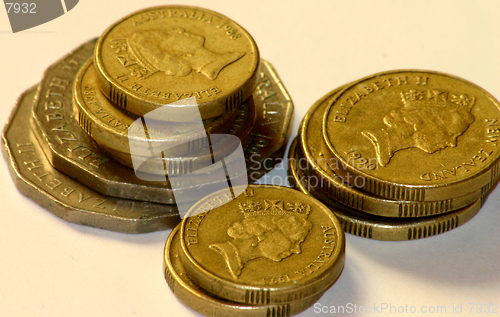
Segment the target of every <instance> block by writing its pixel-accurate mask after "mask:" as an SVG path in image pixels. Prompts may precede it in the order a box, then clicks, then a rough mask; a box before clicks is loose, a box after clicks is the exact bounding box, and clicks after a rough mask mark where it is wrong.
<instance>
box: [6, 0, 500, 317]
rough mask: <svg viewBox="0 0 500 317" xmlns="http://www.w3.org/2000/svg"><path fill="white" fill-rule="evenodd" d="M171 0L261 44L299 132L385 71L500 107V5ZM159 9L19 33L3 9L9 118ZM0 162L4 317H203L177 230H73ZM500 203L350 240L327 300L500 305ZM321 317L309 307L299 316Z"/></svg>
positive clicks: (116, 4) (92, 10) (111, 4)
mask: <svg viewBox="0 0 500 317" xmlns="http://www.w3.org/2000/svg"><path fill="white" fill-rule="evenodd" d="M176 3H181V4H182V3H185V4H190V5H198V6H203V7H206V8H209V9H212V10H215V11H218V12H220V13H222V14H225V15H227V16H228V17H230V18H232V19H234V20H235V21H237V22H238V23H239V24H241V25H242V26H243V27H245V28H246V29H247V30H248V31H249V32H250V33H251V34H252V35H253V36H254V38H255V40H256V42H257V44H258V45H259V49H260V52H261V56H262V57H263V58H265V59H267V60H268V61H270V62H271V63H272V64H273V65H274V66H275V68H276V69H277V70H278V73H279V75H280V76H281V78H282V80H283V82H284V84H285V86H286V88H287V89H288V91H289V93H290V95H291V97H292V99H293V101H294V103H295V114H294V122H293V130H292V136H295V135H296V133H297V128H298V124H299V122H300V120H301V118H302V117H303V116H304V114H305V112H306V111H307V109H308V108H309V107H310V105H312V104H313V103H314V101H315V100H317V99H318V98H320V97H321V96H323V95H324V94H326V93H327V92H329V91H330V90H332V89H334V88H336V87H338V86H340V85H343V84H345V83H348V82H350V81H353V80H356V79H359V78H361V77H364V76H367V75H370V74H372V73H376V72H380V71H385V70H390V69H401V68H419V69H429V70H436V71H440V72H446V73H450V74H453V75H456V76H459V77H462V78H466V79H468V80H469V81H472V82H474V83H476V84H477V85H479V86H481V87H483V88H484V89H486V90H487V91H489V92H490V93H491V94H492V95H493V96H495V97H496V98H497V99H500V79H499V76H500V18H499V16H500V1H493V0H492V1H470V0H464V1H457V0H455V1H436V0H434V1H384V0H379V1H317V0H310V1H269V0H267V1H252V2H240V1H195V0H193V1H190V2H187V1H177V2H176ZM161 4H167V2H165V1H152V0H144V1H118V0H114V1H111V0H108V1H98V0H80V3H79V4H78V5H77V6H76V7H75V8H74V9H73V10H72V11H70V12H68V13H67V14H65V15H64V16H61V17H59V18H57V19H55V20H53V21H51V22H48V23H46V24H43V25H41V26H39V27H36V28H33V29H31V30H27V31H24V32H21V33H17V34H13V33H12V32H11V31H10V25H9V22H8V19H7V14H6V11H5V10H4V9H3V8H0V45H1V49H0V96H1V103H0V123H1V124H2V125H3V124H4V123H5V122H6V120H7V118H8V116H9V113H10V111H11V109H12V107H13V106H14V103H15V102H16V99H17V97H18V96H19V94H21V93H22V92H23V91H24V90H25V89H27V88H28V87H31V86H32V85H34V84H36V83H37V82H38V81H39V80H40V78H41V76H42V73H43V71H44V70H45V68H47V67H48V66H49V65H50V64H51V63H53V62H55V61H56V60H58V59H59V58H60V57H62V56H64V55H65V54H66V53H67V52H69V51H70V50H72V49H73V48H75V47H77V46H78V45H80V44H81V43H83V42H85V41H87V40H89V39H90V38H93V37H97V36H99V35H100V34H101V33H102V32H103V31H104V29H105V28H107V27H108V26H109V25H110V24H112V23H114V22H115V21H116V20H118V19H119V18H121V17H122V16H125V15H127V14H129V13H131V12H133V11H136V10H138V9H141V8H144V7H148V6H153V5H161ZM0 165H1V166H0V180H1V182H0V201H1V207H0V316H51V317H53V316H93V317H96V316H147V317H153V316H197V315H198V314H197V313H195V312H193V311H192V310H190V309H189V308H187V307H186V306H184V305H182V304H181V303H180V302H179V301H177V300H176V298H175V297H174V296H173V294H172V293H171V292H170V290H169V289H168V287H167V284H166V283H165V280H164V277H163V274H162V252H163V247H164V243H165V241H166V239H167V236H168V234H169V231H163V232H156V233H151V234H142V235H127V234H120V233H114V232H108V231H104V230H99V229H93V228H88V227H84V226H79V225H73V224H70V223H67V222H65V221H63V220H61V219H59V218H57V217H55V216H53V215H52V214H51V213H50V212H48V211H46V210H44V209H43V208H41V207H39V206H38V205H37V204H36V203H34V202H32V201H31V200H29V199H28V198H26V197H24V196H23V195H22V194H20V193H19V192H18V191H17V190H16V188H15V187H14V184H13V182H12V180H11V178H10V175H9V173H8V169H7V165H6V163H5V161H4V160H2V161H1V163H0ZM273 175H280V176H282V177H285V175H286V172H285V170H284V169H283V168H281V169H280V170H279V171H276V172H273ZM275 180H277V178H275ZM499 198H500V188H498V186H497V188H496V190H495V191H494V192H493V193H492V194H491V195H490V197H489V198H488V201H487V203H486V205H485V206H484V207H483V208H482V210H481V211H480V213H479V214H478V215H477V216H476V217H475V218H473V219H472V220H471V221H470V222H468V223H467V224H465V225H464V226H462V227H459V228H457V229H455V230H452V231H450V232H448V233H445V234H442V235H439V236H435V237H431V238H427V239H423V240H419V241H409V242H384V241H373V240H368V239H364V238H359V237H355V236H352V235H347V248H346V252H347V260H346V263H345V269H344V272H343V273H342V275H341V277H340V278H339V280H338V281H337V283H336V284H335V285H334V286H333V287H332V288H331V289H330V290H328V292H327V293H326V294H325V295H324V296H323V297H322V298H321V300H320V301H319V303H321V305H328V306H330V305H347V304H348V303H352V304H356V305H357V306H365V307H367V306H372V307H373V305H375V306H379V307H380V305H381V304H382V303H387V304H391V305H393V306H405V305H408V307H409V306H415V307H416V308H417V310H419V309H420V307H421V306H427V307H430V306H438V305H439V306H445V307H446V309H447V314H444V315H449V316H454V315H460V314H453V313H452V309H453V308H452V307H453V306H457V305H462V310H463V314H461V315H462V316H474V315H475V314H469V310H470V307H471V306H470V305H469V304H468V303H480V304H485V303H490V304H492V303H496V305H497V307H498V306H499V305H500V230H499V227H500V212H499V210H498V209H499V207H500V199H499ZM474 311H475V310H474ZM496 311H497V313H500V307H498V308H497V310H496ZM386 312H388V311H387V310H386ZM316 315H318V314H316V313H315V309H314V308H310V309H309V310H307V311H305V312H303V313H302V314H301V315H300V316H302V317H306V316H316ZM329 315H331V314H329ZM348 315H349V316H357V315H358V314H355V313H352V314H348ZM361 315H363V314H361ZM373 315H377V316H379V315H382V314H373ZM404 315H406V314H394V313H392V314H390V316H404ZM409 315H411V314H409ZM434 315H437V314H434ZM481 315H484V316H489V315H495V314H485V313H483V314H481ZM496 315H498V314H496Z"/></svg>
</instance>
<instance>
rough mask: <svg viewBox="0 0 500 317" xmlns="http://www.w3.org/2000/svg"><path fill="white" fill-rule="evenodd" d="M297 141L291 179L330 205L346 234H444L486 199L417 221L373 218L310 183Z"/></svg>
mask: <svg viewBox="0 0 500 317" xmlns="http://www.w3.org/2000/svg"><path fill="white" fill-rule="evenodd" d="M299 160H300V156H299V155H297V141H296V140H294V142H293V143H292V145H291V146H290V152H289V160H288V163H289V166H288V167H289V169H288V171H289V173H290V176H291V177H290V178H289V180H290V181H291V182H292V185H293V186H294V187H295V188H297V189H299V190H300V191H301V192H303V193H305V194H310V195H312V196H313V197H315V198H316V199H318V200H319V201H321V202H323V203H324V204H325V205H327V206H328V207H329V208H330V209H331V210H332V211H333V212H334V213H335V215H336V216H337V217H338V218H339V221H340V223H341V225H342V228H343V230H344V231H345V232H346V233H349V234H352V235H356V236H360V237H364V238H369V239H375V240H386V241H403V240H415V239H422V238H427V237H431V236H434V235H437V234H441V233H444V232H447V231H450V230H452V229H455V228H457V227H458V226H461V225H463V224H464V223H466V222H467V221H469V220H470V219H471V218H472V217H474V216H475V215H476V214H477V213H478V212H479V209H480V208H481V206H482V205H483V204H484V201H485V200H486V194H485V195H483V196H482V197H481V198H479V199H478V200H476V201H475V202H474V203H472V204H471V205H469V206H467V207H464V208H461V209H459V210H456V211H452V212H449V213H446V214H442V215H437V216H431V217H422V218H415V219H401V218H394V219H390V218H386V217H377V216H373V215H369V214H366V213H362V212H359V211H357V210H354V209H352V208H349V207H346V206H344V205H342V204H340V203H339V202H337V201H335V200H333V199H331V198H330V197H328V196H327V195H325V194H324V193H323V192H322V191H321V190H318V189H315V188H314V187H313V186H310V185H309V184H308V178H307V176H306V175H305V174H304V173H303V171H302V170H301V169H300V167H299V166H298V164H297V162H298V161H299Z"/></svg>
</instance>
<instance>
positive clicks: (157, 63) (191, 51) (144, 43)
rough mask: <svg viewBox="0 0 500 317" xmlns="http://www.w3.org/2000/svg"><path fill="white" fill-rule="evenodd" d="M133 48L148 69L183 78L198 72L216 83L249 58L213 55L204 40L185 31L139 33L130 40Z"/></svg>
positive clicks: (221, 54)
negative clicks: (226, 69)
mask: <svg viewBox="0 0 500 317" xmlns="http://www.w3.org/2000/svg"><path fill="white" fill-rule="evenodd" d="M130 47H131V49H132V50H133V51H134V55H135V57H136V58H137V59H138V60H139V61H141V62H142V64H143V65H144V66H145V67H146V68H148V69H151V68H153V69H155V70H156V71H161V72H164V73H165V74H167V75H170V76H181V77H182V76H187V75H189V74H190V73H191V71H192V70H195V71H196V72H198V73H200V74H203V75H205V76H206V77H207V78H208V79H210V80H214V79H216V78H217V76H218V75H219V73H220V72H221V70H222V69H223V68H224V67H226V66H228V65H229V64H232V63H234V62H235V61H237V60H238V59H240V58H241V57H243V55H245V53H244V52H229V53H216V52H213V51H211V50H209V49H207V48H205V37H204V36H201V35H198V34H194V33H191V32H188V31H186V30H184V29H182V28H177V29H174V30H171V31H163V30H149V31H143V32H141V31H139V32H135V33H133V34H132V36H131V38H130Z"/></svg>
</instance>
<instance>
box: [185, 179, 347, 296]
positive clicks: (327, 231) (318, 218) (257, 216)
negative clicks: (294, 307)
mask: <svg viewBox="0 0 500 317" xmlns="http://www.w3.org/2000/svg"><path fill="white" fill-rule="evenodd" d="M235 192H237V189H235ZM226 193H227V192H217V193H214V194H212V195H209V196H207V197H205V198H204V199H202V200H200V201H199V202H198V203H197V204H195V205H194V206H193V207H192V208H191V210H190V212H191V214H196V215H195V216H192V217H189V218H185V219H184V220H183V222H182V225H181V248H182V252H181V255H180V257H181V259H182V261H183V265H184V267H185V268H186V271H187V272H188V274H189V276H191V278H192V279H193V280H194V281H195V282H196V283H197V284H198V285H200V286H201V287H203V288H205V289H206V290H208V291H209V292H211V293H213V294H215V295H217V296H220V297H223V298H227V299H229V300H232V301H235V302H240V303H247V304H269V303H283V302H289V301H292V300H296V299H300V298H304V297H308V296H312V295H314V294H316V293H317V292H319V291H321V290H324V289H325V288H326V287H328V285H330V284H331V283H333V282H334V281H335V280H336V279H337V277H338V276H339V275H340V272H341V271H342V268H343V265H344V248H345V246H344V244H345V242H344V235H343V231H342V230H341V228H340V224H339V222H338V220H337V219H336V217H335V216H334V215H333V214H332V213H331V212H330V210H329V209H328V208H326V207H325V206H324V205H323V204H322V203H320V202H319V201H317V200H315V199H313V198H312V197H311V196H307V195H303V194H301V193H299V192H297V191H295V190H293V189H290V188H287V187H278V186H263V185H262V186H257V185H250V186H248V188H247V189H246V190H245V191H243V193H242V194H241V195H240V196H239V197H238V198H236V199H234V200H232V199H231V196H230V195H229V196H228V195H227V194H226ZM210 206H211V207H210ZM216 206H218V207H216ZM213 207H216V208H214V209H211V210H209V211H207V212H204V213H200V212H202V211H204V210H207V209H210V208H213ZM188 214H189V213H188Z"/></svg>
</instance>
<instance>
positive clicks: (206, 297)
mask: <svg viewBox="0 0 500 317" xmlns="http://www.w3.org/2000/svg"><path fill="white" fill-rule="evenodd" d="M178 229H179V226H177V227H176V228H175V229H174V230H172V232H171V233H170V235H169V236H168V239H167V242H166V244H165V253H164V266H165V279H166V280H167V283H168V285H169V286H170V289H171V290H172V291H173V292H174V294H175V296H176V297H177V298H178V299H179V300H180V301H181V302H183V303H184V304H186V305H187V306H188V307H190V308H192V309H194V310H195V311H197V312H199V313H201V314H203V315H204V316H217V317H226V316H227V317H234V316H241V317H258V316H262V317H267V316H270V315H271V314H270V313H272V312H276V313H278V314H282V315H281V316H293V315H296V314H298V313H299V312H301V311H303V310H305V309H307V308H308V307H310V306H311V305H313V304H314V303H315V302H316V301H317V300H319V299H320V298H321V296H322V295H323V292H320V293H318V294H315V295H313V296H310V297H307V298H302V299H299V300H297V301H295V302H291V303H286V304H282V305H279V304H276V305H244V304H238V303H235V302H231V301H228V300H225V299H222V298H218V297H216V296H213V295H212V294H210V293H208V292H207V291H206V290H204V289H202V288H201V287H199V286H198V285H196V284H195V283H194V282H193V281H192V280H191V278H190V277H189V275H188V274H187V272H186V270H185V269H184V267H183V266H182V263H181V259H180V257H179V253H180V252H181V250H180V237H179V236H180V234H179V230H178ZM271 316H272V315H271ZM278 316H280V315H278Z"/></svg>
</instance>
